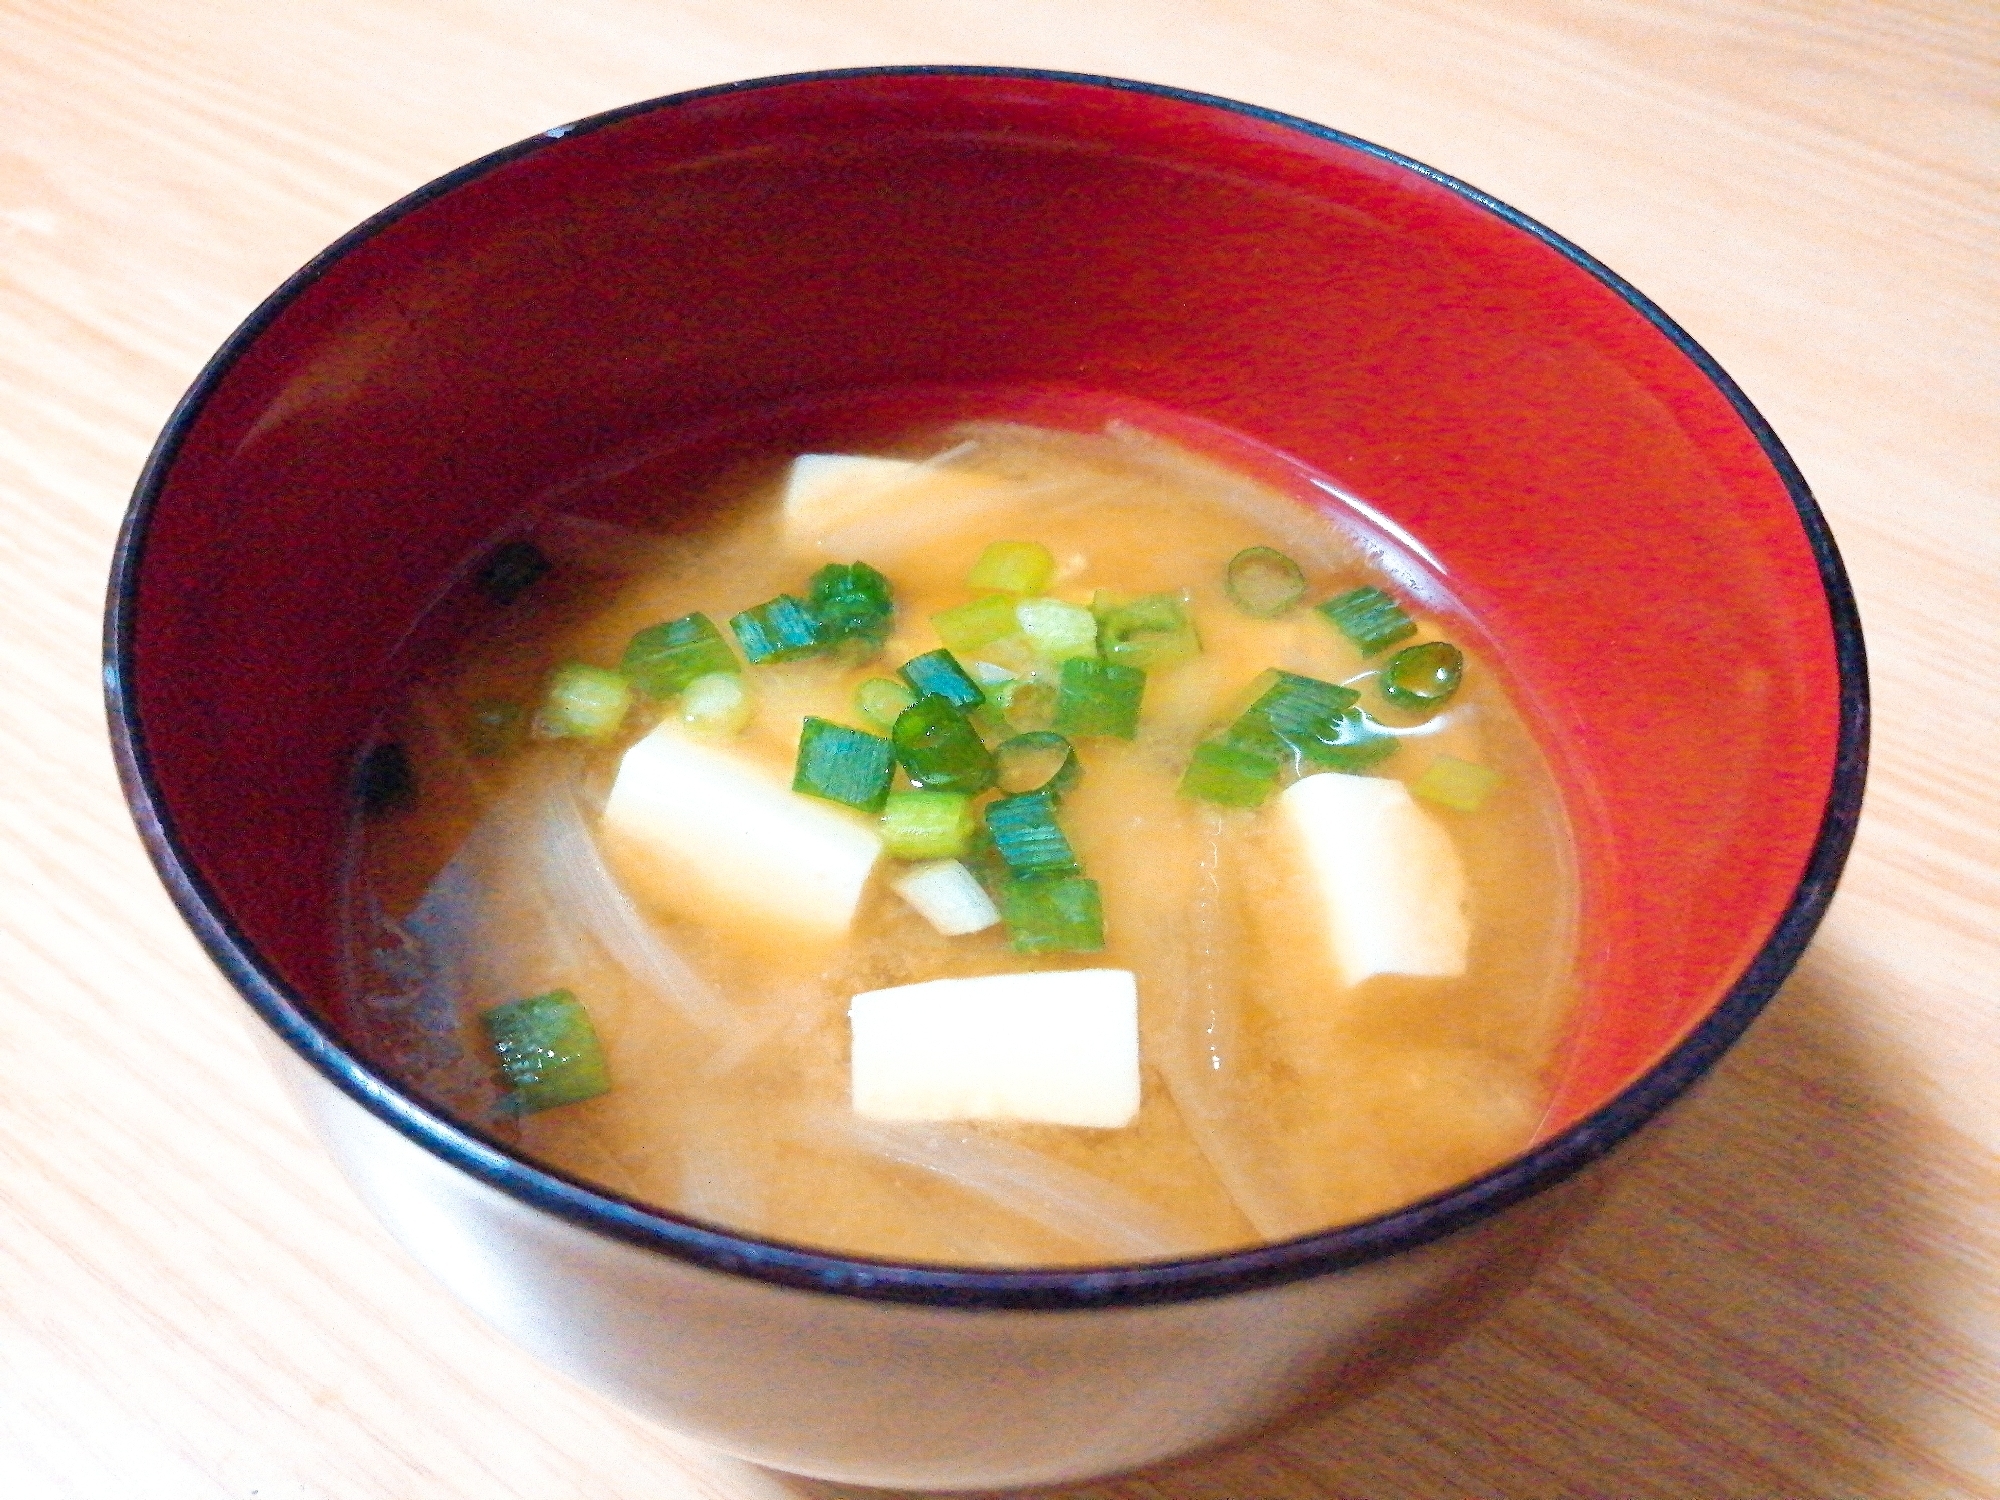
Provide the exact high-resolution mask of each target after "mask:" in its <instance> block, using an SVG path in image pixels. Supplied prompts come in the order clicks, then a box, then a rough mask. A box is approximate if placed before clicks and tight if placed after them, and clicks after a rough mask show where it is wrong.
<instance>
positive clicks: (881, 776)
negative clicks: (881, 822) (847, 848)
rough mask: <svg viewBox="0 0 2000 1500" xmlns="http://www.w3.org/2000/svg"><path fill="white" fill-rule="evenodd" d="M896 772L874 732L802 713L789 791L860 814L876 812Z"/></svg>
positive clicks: (886, 744) (891, 754) (890, 755)
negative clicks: (834, 803)
mask: <svg viewBox="0 0 2000 1500" xmlns="http://www.w3.org/2000/svg"><path fill="white" fill-rule="evenodd" d="M895 774H896V752H895V749H894V747H892V746H891V745H890V743H889V742H888V741H887V740H885V739H883V738H882V737H881V736H880V735H878V734H866V733H863V732H862V731H861V730H859V729H849V728H848V727H847V726H846V725H845V724H836V723H834V722H833V721H832V720H831V719H815V718H811V717H808V718H807V719H806V722H805V728H804V729H803V730H802V731H801V732H800V734H799V758H798V763H797V765H796V766H795V767H794V769H793V771H792V790H793V791H795V792H804V793H805V794H806V795H807V796H808V797H824V798H825V799H826V800H827V801H829V802H840V803H844V804H845V805H846V806H848V807H853V808H858V809H860V810H861V811H862V812H871V813H872V812H880V811H881V810H882V804H883V803H884V802H886V801H887V800H888V797H889V782H890V781H891V779H892V778H893V777H894V776H895Z"/></svg>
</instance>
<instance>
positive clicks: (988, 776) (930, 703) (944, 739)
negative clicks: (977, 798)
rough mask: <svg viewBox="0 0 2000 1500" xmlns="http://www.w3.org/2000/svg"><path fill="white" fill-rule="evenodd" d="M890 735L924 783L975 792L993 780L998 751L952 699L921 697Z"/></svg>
mask: <svg viewBox="0 0 2000 1500" xmlns="http://www.w3.org/2000/svg"><path fill="white" fill-rule="evenodd" d="M890 738H891V739H892V741H893V742H894V747H895V756H896V759H897V760H899V761H901V762H902V765H903V769H904V770H905V771H907V772H909V774H910V780H911V781H912V782H913V783H915V784H916V785H917V786H919V787H925V788H929V789H932V790H936V791H943V792H964V793H967V794H968V795H970V794H974V793H978V792H983V791H985V790H986V789H987V788H988V787H989V786H991V785H993V752H992V751H990V750H988V749H987V748H986V742H985V741H984V740H982V739H981V738H980V737H979V731H978V730H977V729H974V728H973V727H972V722H971V721H970V720H969V719H967V718H966V717H965V715H964V714H962V713H960V712H959V711H958V710H957V709H956V708H954V707H952V705H951V703H950V701H949V700H947V699H944V698H939V697H927V698H919V699H918V700H917V701H916V702H915V703H912V704H911V705H910V706H909V707H908V708H906V709H904V710H903V711H902V712H901V713H900V714H898V715H897V716H896V725H895V728H894V729H893V730H891V731H890Z"/></svg>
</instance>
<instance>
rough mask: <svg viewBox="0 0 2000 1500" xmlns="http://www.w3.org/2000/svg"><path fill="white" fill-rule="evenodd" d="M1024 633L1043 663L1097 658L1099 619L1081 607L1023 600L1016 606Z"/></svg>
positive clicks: (1056, 601)
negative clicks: (1079, 658)
mask: <svg viewBox="0 0 2000 1500" xmlns="http://www.w3.org/2000/svg"><path fill="white" fill-rule="evenodd" d="M1014 613H1015V615H1016V616H1017V617H1018V618H1019V619H1020V621H1021V634H1022V635H1024V636H1026V637H1027V638H1028V644H1029V645H1030V646H1031V647H1032V648H1033V649H1034V652H1035V654H1036V655H1037V656H1039V657H1040V658H1041V659H1042V660H1043V661H1046V662H1049V663H1051V664H1054V663H1056V662H1064V661H1070V660H1073V659H1075V658H1078V657H1093V656H1096V655H1097V619H1096V617H1095V616H1094V615H1092V614H1091V612H1090V611H1089V610H1087V609H1085V608H1084V607H1083V606H1082V605H1081V604H1065V603H1063V601H1062V600H1060V599H1023V600H1022V601H1021V602H1020V603H1019V604H1017V605H1016V606H1015V607H1014Z"/></svg>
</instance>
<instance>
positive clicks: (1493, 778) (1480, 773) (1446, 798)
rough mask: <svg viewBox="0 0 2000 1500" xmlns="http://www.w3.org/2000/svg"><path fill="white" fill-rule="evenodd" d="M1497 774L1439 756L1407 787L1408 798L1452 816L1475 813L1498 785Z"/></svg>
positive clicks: (1462, 761)
mask: <svg viewBox="0 0 2000 1500" xmlns="http://www.w3.org/2000/svg"><path fill="white" fill-rule="evenodd" d="M1500 782H1501V776H1500V773H1499V772H1498V771H1496V770H1494V769H1493V768H1492V767H1491V766H1480V765H1474V764H1473V763H1472V762H1471V761H1469V760H1459V759H1458V758H1457V757H1455V756H1450V755H1440V756H1439V757H1438V758H1437V759H1436V760H1434V761H1432V762H1431V763H1430V764H1429V765H1428V766H1426V767H1425V768H1424V774H1423V775H1421V776H1419V777H1418V778H1417V779H1416V780H1415V781H1413V782H1411V783H1410V791H1411V792H1412V794H1414V795H1416V796H1418V797H1421V798H1423V799H1424V800H1425V801H1426V802H1435V803H1437V804H1438V806H1440V807H1449V808H1451V809H1452V810H1453V811H1455V812H1467V813H1470V812H1478V811H1479V809H1480V808H1481V807H1482V806H1484V805H1485V802H1486V799H1487V798H1488V797H1489V796H1491V795H1492V793H1493V789H1494V788H1495V787H1497V786H1499V785H1500Z"/></svg>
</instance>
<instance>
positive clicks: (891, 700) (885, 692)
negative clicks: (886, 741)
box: [854, 677, 917, 732]
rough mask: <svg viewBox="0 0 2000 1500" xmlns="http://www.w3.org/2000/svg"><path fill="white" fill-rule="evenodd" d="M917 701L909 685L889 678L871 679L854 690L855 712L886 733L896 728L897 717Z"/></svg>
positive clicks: (914, 692)
mask: <svg viewBox="0 0 2000 1500" xmlns="http://www.w3.org/2000/svg"><path fill="white" fill-rule="evenodd" d="M916 701H917V695H916V691H915V690H914V689H913V688H911V687H910V686H909V685H908V684H907V683H902V682H895V681H892V680H891V679H890V678H887V677H871V678H869V679H868V680H867V681H866V682H864V683H862V684H861V686H860V687H858V688H856V689H855V690H854V711H855V712H856V713H858V714H860V715H861V717H862V718H864V719H866V720H867V721H868V722H869V723H870V724H873V725H874V726H875V727H876V728H877V729H880V730H883V731H885V732H886V731H888V730H890V729H893V728H895V726H896V715H898V714H900V713H901V712H902V711H903V710H904V709H906V708H908V707H909V706H910V705H911V704H912V703H915V702H916Z"/></svg>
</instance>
